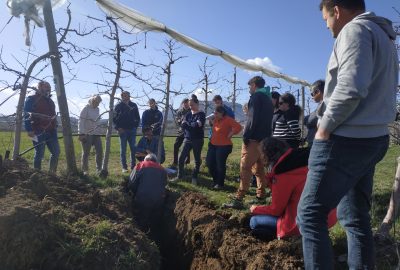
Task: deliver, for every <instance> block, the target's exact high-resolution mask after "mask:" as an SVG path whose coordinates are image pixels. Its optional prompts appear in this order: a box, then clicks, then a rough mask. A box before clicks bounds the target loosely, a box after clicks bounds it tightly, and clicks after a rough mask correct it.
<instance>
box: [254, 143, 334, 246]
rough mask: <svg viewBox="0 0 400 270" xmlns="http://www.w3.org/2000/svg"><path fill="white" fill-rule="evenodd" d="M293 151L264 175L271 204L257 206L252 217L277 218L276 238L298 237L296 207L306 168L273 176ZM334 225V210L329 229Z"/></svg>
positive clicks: (289, 151) (329, 220)
mask: <svg viewBox="0 0 400 270" xmlns="http://www.w3.org/2000/svg"><path fill="white" fill-rule="evenodd" d="M292 151H293V149H291V148H290V149H289V150H288V151H286V152H285V153H284V154H283V155H282V156H281V157H280V158H279V160H278V162H277V163H276V164H275V165H274V167H273V168H272V171H271V172H270V173H268V174H267V175H266V177H267V179H268V181H269V182H270V188H271V196H272V202H271V204H270V205H259V206H257V207H256V208H255V209H254V210H253V212H252V214H253V215H271V216H276V217H279V218H278V222H277V228H276V236H277V238H278V239H279V238H283V237H288V236H293V235H299V234H300V232H299V230H298V228H297V224H296V216H297V205H298V203H299V200H300V196H301V193H302V192H303V188H304V184H305V182H306V178H307V172H308V167H307V166H303V167H299V168H296V169H293V170H289V171H286V172H283V173H280V174H275V170H276V167H277V166H278V165H279V164H280V163H281V162H282V161H283V160H285V158H286V157H287V156H288V155H290V154H291V153H292ZM335 223H336V209H334V210H332V211H331V213H330V214H329V216H328V225H329V227H331V226H333V225H334V224H335Z"/></svg>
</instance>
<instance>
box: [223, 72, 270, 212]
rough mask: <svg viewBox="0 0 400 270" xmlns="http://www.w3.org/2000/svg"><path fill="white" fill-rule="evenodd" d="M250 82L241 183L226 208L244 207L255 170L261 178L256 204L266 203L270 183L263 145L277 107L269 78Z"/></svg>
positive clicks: (258, 178) (258, 77)
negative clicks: (270, 88)
mask: <svg viewBox="0 0 400 270" xmlns="http://www.w3.org/2000/svg"><path fill="white" fill-rule="evenodd" d="M248 85H249V89H250V91H249V92H250V100H249V102H248V114H247V122H246V126H245V129H244V132H243V144H242V157H241V160H240V185H239V189H238V190H237V192H236V196H235V197H234V199H233V200H232V202H230V203H226V204H224V207H226V208H243V198H244V196H245V195H246V193H247V192H248V190H249V188H250V180H251V177H252V175H253V172H255V176H256V179H257V191H256V193H257V194H256V202H255V204H257V203H258V204H260V203H262V202H265V188H266V186H267V183H266V180H265V172H264V161H263V158H262V156H261V151H260V148H259V145H260V142H261V141H262V140H263V139H265V138H267V137H270V136H271V132H272V126H271V125H272V115H273V106H272V101H271V93H270V92H269V89H268V88H265V87H264V86H265V80H264V79H263V78H262V77H260V76H255V77H253V78H252V79H250V80H249V82H248ZM252 171H253V172H252Z"/></svg>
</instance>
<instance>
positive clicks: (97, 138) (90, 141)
mask: <svg viewBox="0 0 400 270" xmlns="http://www.w3.org/2000/svg"><path fill="white" fill-rule="evenodd" d="M100 102H101V97H100V96H99V95H94V96H93V97H91V98H90V99H89V102H88V104H87V105H86V106H85V107H84V108H83V110H82V111H81V114H80V116H79V127H78V128H79V141H80V142H81V145H82V159H81V168H82V171H83V174H85V175H86V174H88V170H89V166H88V164H89V154H90V149H91V148H92V145H93V146H94V149H95V151H96V169H97V172H100V171H101V165H102V158H103V146H102V142H101V130H100V128H99V120H100V117H99V115H100V113H99V104H100Z"/></svg>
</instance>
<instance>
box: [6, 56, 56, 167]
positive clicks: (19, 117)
mask: <svg viewBox="0 0 400 270" xmlns="http://www.w3.org/2000/svg"><path fill="white" fill-rule="evenodd" d="M49 56H50V54H49V53H46V54H43V55H42V56H40V57H38V58H36V59H35V60H34V61H33V62H32V63H31V64H30V65H29V68H28V70H27V71H26V74H25V77H24V81H23V82H22V86H21V89H20V93H19V99H18V105H17V111H16V119H15V120H16V121H15V130H14V148H13V155H12V159H14V160H15V159H16V158H17V157H18V156H19V151H20V146H21V132H22V122H23V118H24V116H23V111H24V102H25V98H26V92H27V89H28V84H29V79H30V77H31V74H32V71H33V69H34V68H35V66H36V64H37V63H39V62H40V61H42V60H43V59H46V58H47V57H49Z"/></svg>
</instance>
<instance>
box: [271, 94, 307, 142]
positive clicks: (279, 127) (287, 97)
mask: <svg viewBox="0 0 400 270" xmlns="http://www.w3.org/2000/svg"><path fill="white" fill-rule="evenodd" d="M279 111H280V112H279V114H278V115H277V117H276V118H275V122H274V123H273V127H274V130H273V135H272V136H273V137H276V138H279V139H281V140H284V141H286V142H287V143H288V144H289V145H290V147H291V148H294V149H296V148H298V147H299V144H300V138H301V130H300V126H299V119H300V115H301V108H300V106H298V105H296V98H295V97H294V96H293V95H292V94H290V93H285V94H283V95H281V96H280V97H279Z"/></svg>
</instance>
